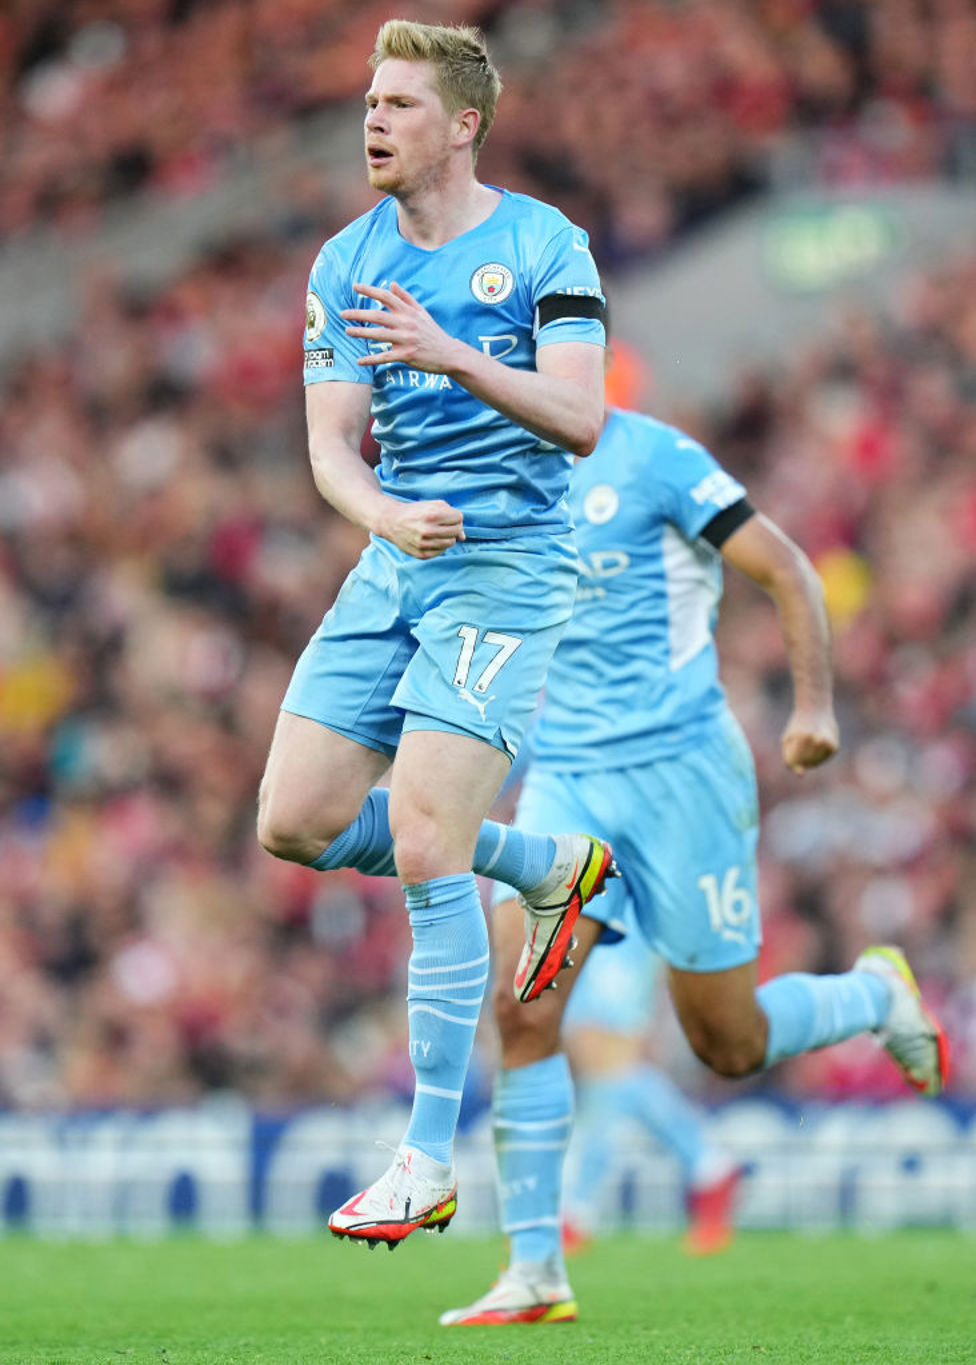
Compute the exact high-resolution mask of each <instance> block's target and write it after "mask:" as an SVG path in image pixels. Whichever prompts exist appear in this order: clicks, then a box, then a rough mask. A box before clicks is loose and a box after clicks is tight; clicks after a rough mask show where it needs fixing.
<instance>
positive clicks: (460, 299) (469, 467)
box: [305, 190, 605, 539]
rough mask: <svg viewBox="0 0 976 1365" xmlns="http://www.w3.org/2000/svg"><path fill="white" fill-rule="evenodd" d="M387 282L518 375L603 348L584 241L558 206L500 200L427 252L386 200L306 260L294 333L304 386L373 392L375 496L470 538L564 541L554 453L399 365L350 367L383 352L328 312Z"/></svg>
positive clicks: (561, 486)
mask: <svg viewBox="0 0 976 1365" xmlns="http://www.w3.org/2000/svg"><path fill="white" fill-rule="evenodd" d="M393 281H395V282H396V283H397V284H399V285H401V286H402V287H403V288H404V289H406V290H407V291H408V292H409V293H410V294H412V295H413V297H414V298H415V299H416V300H417V301H418V303H421V304H422V305H423V306H424V307H425V308H426V309H427V311H428V312H429V313H430V314H431V316H432V317H433V318H434V320H435V322H437V323H439V324H440V326H441V327H443V328H444V330H445V331H446V332H447V333H449V334H450V335H451V336H454V337H457V338H459V339H460V340H462V341H466V342H467V343H468V344H469V345H471V346H474V347H476V348H477V349H479V350H482V351H484V352H485V353H486V354H487V355H490V356H492V357H493V358H494V359H496V360H501V361H502V362H503V363H504V364H506V365H511V366H513V367H514V368H516V369H520V370H531V369H534V368H535V355H536V348H537V347H538V346H545V345H548V344H551V343H552V342H560V341H583V342H589V343H592V344H593V345H597V346H603V345H604V342H605V334H604V328H603V322H602V320H601V318H599V317H596V316H592V314H593V312H594V303H593V301H594V300H598V301H599V302H601V303H602V299H603V295H602V293H601V291H600V280H599V277H598V275H597V270H596V266H595V265H594V263H593V258H592V256H591V255H590V250H589V246H588V244H587V237H586V233H585V232H583V231H582V230H581V229H580V228H577V227H574V226H573V224H572V223H571V222H570V221H569V219H568V218H566V217H565V216H564V215H563V214H562V213H560V212H559V210H558V209H555V208H552V207H550V206H549V205H548V204H543V203H541V202H540V201H538V200H536V199H530V198H529V197H528V196H527V195H524V194H512V193H510V192H508V191H504V190H503V191H502V197H501V199H500V201H499V203H498V206H497V208H496V209H495V211H494V212H493V213H492V214H491V215H490V216H489V217H488V218H487V219H485V221H484V222H483V223H479V225H478V226H477V227H475V228H472V229H471V230H470V232H465V233H462V235H461V236H460V237H455V238H454V239H453V240H452V241H449V242H445V244H444V245H443V246H441V247H438V248H436V249H435V250H433V251H427V250H424V249H423V248H421V247H418V246H414V245H413V244H412V243H410V242H407V241H405V240H404V239H403V237H401V236H400V232H399V228H398V226H397V206H396V203H395V201H394V200H393V199H389V198H388V199H384V200H382V201H381V202H380V203H379V204H377V206H376V207H375V208H374V209H372V210H371V211H370V212H369V213H366V214H364V215H363V216H362V217H361V218H357V219H356V220H355V221H354V222H353V223H350V224H349V226H348V227H347V228H345V229H343V231H342V232H339V233H338V234H337V235H336V236H335V237H332V238H331V239H330V240H329V241H328V242H326V244H325V245H324V246H323V248H322V250H321V251H320V252H319V255H318V257H317V259H316V261H315V264H314V266H313V267H312V273H311V277H310V279H309V294H308V308H307V326H306V329H305V383H306V384H318V383H321V382H322V381H328V380H336V379H338V380H347V381H352V382H354V383H358V384H371V385H372V388H373V393H372V411H373V417H374V426H373V434H374V436H375V437H376V439H377V441H378V442H379V444H380V448H381V451H382V461H381V465H380V470H379V475H380V483H381V485H382V488H383V491H384V492H385V493H388V494H390V495H391V496H392V497H396V498H402V499H404V500H406V501H418V500H421V499H427V498H443V499H444V500H445V501H447V502H449V503H450V504H451V505H452V506H453V507H455V508H457V509H458V510H460V511H461V512H463V514H464V531H465V535H466V536H467V537H469V538H471V539H478V538H483V539H496V538H499V537H507V536H514V535H523V534H525V532H526V531H531V530H533V529H536V528H544V529H545V530H547V531H552V532H562V531H566V530H568V529H569V527H570V525H571V522H570V517H569V512H568V508H567V505H566V489H567V485H568V482H569V474H570V469H571V467H572V458H571V456H569V455H568V454H567V453H566V452H565V451H564V450H562V449H560V448H558V447H556V446H553V445H550V444H549V443H548V442H546V441H542V440H540V439H539V437H538V436H534V435H533V434H532V433H531V432H529V431H527V430H526V429H525V428H524V427H521V426H518V425H516V424H515V423H514V422H511V421H509V420H508V419H507V418H506V417H503V416H502V415H501V413H499V412H496V411H495V409H494V408H491V407H489V406H488V405H487V404H486V403H483V402H482V401H481V400H480V399H478V398H475V397H473V396H472V395H471V394H470V393H468V391H467V390H466V389H464V388H462V387H461V385H460V384H457V383H456V382H455V381H453V380H451V379H449V378H448V377H447V375H441V374H427V373H424V372H421V371H420V370H411V369H409V368H408V367H407V366H405V365H403V364H399V363H397V364H391V365H381V366H357V364H356V359H357V357H359V356H362V355H366V354H367V353H368V352H369V351H370V350H372V351H374V352H375V351H376V350H379V349H382V345H381V343H377V342H370V341H368V340H366V339H364V338H360V337H347V336H346V334H345V328H346V323H345V322H344V321H343V319H342V318H341V317H340V316H339V310H340V309H342V308H360V307H362V306H363V304H364V302H367V300H365V299H364V298H363V296H362V295H359V294H356V293H355V292H354V290H353V284H354V283H356V284H370V285H375V286H377V287H380V288H382V287H388V286H389V285H390V284H391V283H392V282H393ZM577 301H585V302H577ZM540 305H541V307H540ZM574 305H575V307H576V308H578V309H579V311H578V312H577V311H574ZM377 306H379V305H377Z"/></svg>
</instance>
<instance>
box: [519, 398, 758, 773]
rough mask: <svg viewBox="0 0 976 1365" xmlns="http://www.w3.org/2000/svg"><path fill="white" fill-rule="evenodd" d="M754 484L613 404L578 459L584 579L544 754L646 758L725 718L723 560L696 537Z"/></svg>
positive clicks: (553, 690) (611, 760) (565, 764)
mask: <svg viewBox="0 0 976 1365" xmlns="http://www.w3.org/2000/svg"><path fill="white" fill-rule="evenodd" d="M743 497H745V489H744V488H743V487H742V485H741V484H740V483H739V482H738V481H737V480H736V479H734V478H732V476H731V475H730V474H728V473H726V471H725V470H723V469H722V468H721V466H720V465H719V464H718V463H717V462H716V461H715V459H714V458H713V457H712V456H711V455H710V454H709V453H708V451H707V450H705V449H704V447H703V446H701V445H700V444H699V443H698V442H697V441H695V440H692V438H691V437H690V436H687V435H685V433H684V432H682V431H679V430H677V429H676V428H675V427H671V426H668V425H666V424H665V423H663V422H658V421H655V420H654V419H653V418H651V417H645V416H642V415H641V414H639V413H634V412H625V411H622V410H620V409H611V410H610V411H609V413H608V417H607V422H606V425H605V426H604V429H603V434H602V436H601V437H600V441H599V443H598V445H597V448H596V450H595V451H594V452H593V454H592V455H590V456H589V458H588V459H585V460H580V461H579V462H578V463H577V465H576V467H575V469H574V471H573V477H572V483H571V491H570V507H571V510H572V513H573V517H574V520H575V522H576V542H577V549H578V553H579V557H580V580H579V585H578V588H577V596H576V605H575V607H574V611H573V618H572V620H571V621H570V623H569V625H568V626H567V628H566V631H565V633H564V635H563V637H562V639H561V641H560V643H559V645H558V647H557V649H556V653H555V656H554V658H553V661H552V663H551V664H550V667H549V674H548V678H547V681H546V693H545V701H544V705H543V707H542V711H541V715H540V716H539V718H538V719H537V721H536V724H535V728H534V730H533V732H532V735H531V752H532V755H533V758H534V760H535V761H536V762H537V763H540V764H543V765H545V766H547V767H552V768H561V769H564V770H566V771H572V772H585V771H593V770H594V769H600V770H602V769H608V768H623V767H631V766H636V765H640V764H643V763H647V762H650V761H652V760H654V759H655V758H658V757H662V756H665V755H670V754H674V753H678V752H681V751H682V750H684V749H687V748H689V747H691V746H693V745H694V744H695V742H696V736H700V735H701V734H702V733H703V732H704V731H705V730H706V729H709V728H712V727H714V725H715V723H716V720H717V719H718V717H719V716H720V715H721V714H722V713H723V712H724V711H725V710H726V707H727V703H726V700H725V695H724V692H723V690H722V687H721V684H720V683H719V678H718V658H717V653H716V649H715V641H714V628H715V622H716V617H717V614H718V603H719V599H720V597H721V594H722V561H721V555H720V554H719V552H718V551H717V550H715V549H714V548H713V547H712V546H711V545H709V544H708V542H707V541H704V540H701V539H699V538H698V537H699V533H700V532H701V531H702V530H703V529H704V528H705V527H706V526H707V525H708V524H709V522H710V521H712V520H713V518H714V517H715V516H717V515H718V513H719V512H720V511H722V509H723V508H726V507H729V506H731V505H732V504H733V503H736V502H739V501H740V500H741V499H742V498H743Z"/></svg>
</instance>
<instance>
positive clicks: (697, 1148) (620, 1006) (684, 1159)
mask: <svg viewBox="0 0 976 1365" xmlns="http://www.w3.org/2000/svg"><path fill="white" fill-rule="evenodd" d="M660 968H661V963H660V959H659V958H658V957H657V956H656V955H655V954H654V953H652V952H651V950H650V949H649V948H648V947H647V945H646V943H644V941H643V939H642V937H641V934H640V931H639V930H638V929H636V928H632V927H631V926H628V931H627V934H626V936H625V937H624V938H623V939H622V940H620V942H619V943H613V944H611V943H598V944H597V945H596V946H595V947H594V948H593V949H592V950H591V951H590V952H589V954H588V955H587V957H586V961H585V962H584V964H583V967H582V969H581V971H580V974H579V977H578V978H577V980H576V981H575V983H574V985H573V989H572V994H571V995H570V996H569V1001H568V1003H567V1005H566V1011H565V1014H564V1015H563V1021H562V1022H563V1029H562V1032H563V1039H564V1047H565V1052H566V1055H567V1057H568V1059H569V1064H570V1071H571V1073H572V1077H573V1087H574V1090H575V1097H576V1105H575V1115H574V1119H573V1130H572V1137H571V1139H570V1144H569V1151H568V1153H567V1157H566V1177H565V1185H564V1193H563V1209H562V1220H563V1250H564V1251H565V1252H566V1253H567V1255H568V1254H571V1253H572V1254H575V1253H576V1252H579V1251H581V1250H583V1249H584V1248H585V1247H586V1246H587V1245H588V1244H589V1243H590V1241H591V1240H592V1238H593V1237H594V1235H596V1234H597V1233H598V1232H599V1231H600V1229H601V1226H602V1224H603V1221H604V1217H603V1208H602V1200H603V1196H604V1192H605V1187H606V1182H607V1177H608V1176H609V1173H610V1170H611V1167H612V1164H613V1160H614V1156H615V1153H616V1151H617V1148H618V1144H619V1139H620V1136H621V1130H622V1129H623V1127H624V1125H625V1124H626V1123H627V1122H630V1123H631V1124H634V1123H636V1124H639V1125H640V1126H641V1127H642V1128H643V1129H644V1130H645V1131H646V1132H648V1133H650V1134H651V1135H652V1136H653V1137H655V1138H656V1139H657V1140H658V1141H659V1142H661V1143H662V1144H663V1145H664V1146H665V1147H666V1148H667V1149H668V1150H669V1151H670V1152H671V1153H673V1155H674V1156H675V1157H676V1158H677V1161H678V1165H679V1167H680V1170H681V1176H682V1181H683V1186H684V1196H685V1206H686V1209H687V1215H688V1227H687V1230H686V1232H685V1236H684V1239H683V1243H682V1245H683V1247H684V1250H685V1251H687V1252H688V1254H689V1255H693V1256H710V1255H713V1254H715V1253H716V1252H719V1251H723V1250H724V1249H725V1248H726V1247H727V1246H728V1245H729V1242H730V1241H731V1240H732V1237H733V1234H734V1214H735V1203H736V1194H737V1191H738V1187H739V1184H740V1181H741V1176H742V1172H741V1169H740V1167H739V1165H738V1163H737V1162H736V1161H735V1159H734V1158H733V1157H732V1156H731V1155H730V1153H729V1152H727V1151H726V1150H725V1149H724V1148H723V1147H721V1146H720V1145H718V1144H717V1143H715V1142H714V1141H713V1140H711V1139H710V1138H709V1136H708V1132H707V1120H706V1117H705V1114H704V1113H703V1112H702V1109H701V1107H700V1106H699V1105H697V1104H695V1103H694V1102H693V1101H692V1100H690V1099H689V1098H688V1096H687V1095H684V1094H683V1093H682V1092H681V1090H680V1089H679V1088H678V1086H677V1085H675V1083H674V1081H673V1080H672V1079H671V1078H670V1077H669V1076H668V1075H666V1074H665V1072H663V1071H662V1070H661V1069H660V1068H659V1067H657V1066H655V1065H654V1064H653V1063H652V1062H651V1061H649V1060H648V1058H647V1045H648V1041H649V1039H650V1036H651V1027H652V1023H653V1017H654V1006H655V998H656V995H657V983H658V979H659V977H660V975H661V971H660ZM560 989H562V980H560Z"/></svg>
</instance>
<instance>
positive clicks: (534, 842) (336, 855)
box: [309, 787, 556, 891]
mask: <svg viewBox="0 0 976 1365" xmlns="http://www.w3.org/2000/svg"><path fill="white" fill-rule="evenodd" d="M389 805H390V793H389V791H388V790H387V789H386V787H373V788H372V790H371V791H370V792H369V793H368V794H367V796H366V800H365V801H364V802H363V804H362V807H361V809H360V811H359V814H358V815H357V816H356V818H355V820H353V821H352V822H351V824H348V825H347V826H346V828H345V829H344V830H342V831H341V832H340V833H339V834H337V835H336V837H335V838H334V839H333V840H332V843H331V844H330V845H329V847H328V848H327V849H326V850H325V852H324V853H320V854H319V856H318V857H317V858H316V859H315V860H314V862H311V863H309V867H314V868H315V869H316V871H318V872H328V871H331V870H332V869H333V868H337V867H354V868H356V869H357V870H358V871H359V872H365V873H366V874H367V875H368V876H371V877H392V876H394V875H395V873H396V865H395V863H394V861H393V835H392V834H391V833H390V815H389ZM555 856H556V841H555V840H554V839H553V837H552V835H551V834H529V833H527V832H526V831H525V830H521V829H512V827H511V825H502V824H499V823H498V822H497V821H496V820H485V821H484V822H483V824H482V826H481V832H480V833H479V835H478V842H477V844H476V845H475V851H474V862H473V864H472V866H473V868H474V871H475V872H477V873H478V874H479V876H482V877H492V878H493V879H494V880H495V881H498V882H507V883H508V885H509V886H514V887H515V889H516V890H517V891H528V890H531V888H532V887H533V886H538V884H539V882H541V881H542V880H543V878H544V877H545V875H546V873H547V872H548V871H549V869H550V868H551V867H552V862H553V859H554V858H555Z"/></svg>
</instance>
